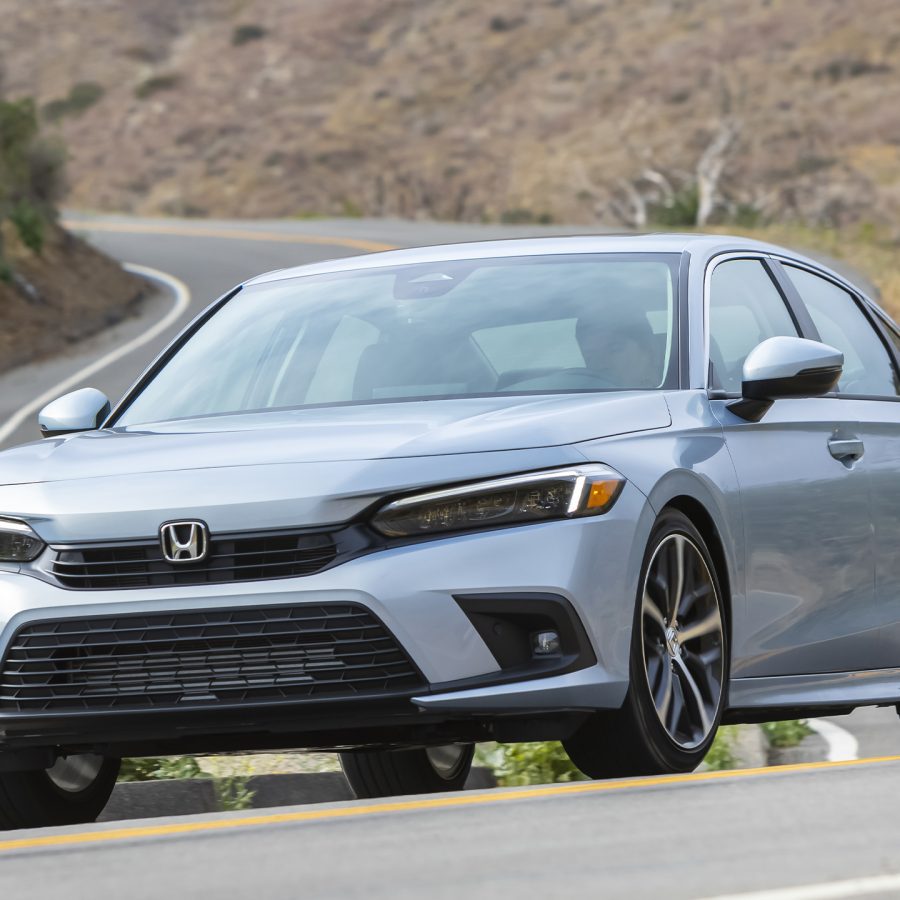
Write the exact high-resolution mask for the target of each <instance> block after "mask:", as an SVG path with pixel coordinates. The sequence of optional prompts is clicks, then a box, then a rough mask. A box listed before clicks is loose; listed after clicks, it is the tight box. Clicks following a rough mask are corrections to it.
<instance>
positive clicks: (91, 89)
mask: <svg viewBox="0 0 900 900" xmlns="http://www.w3.org/2000/svg"><path fill="white" fill-rule="evenodd" d="M105 92H106V91H105V89H104V87H103V85H102V84H97V82H96V81H79V82H78V84H75V85H73V86H72V89H71V90H70V91H69V94H68V96H66V97H62V98H60V99H59V100H51V101H50V102H49V103H47V104H45V105H44V108H43V114H44V118H45V119H47V120H48V121H50V122H55V121H57V120H59V119H62V118H63V117H64V116H73V115H74V116H77V115H81V113H83V112H84V111H85V110H86V109H89V108H90V107H91V106H93V105H94V104H95V103H96V102H97V101H98V100H99V99H100V98H101V97H102V96H103V95H104V93H105Z"/></svg>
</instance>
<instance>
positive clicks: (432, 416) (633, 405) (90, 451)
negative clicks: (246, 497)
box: [0, 392, 671, 485]
mask: <svg viewBox="0 0 900 900" xmlns="http://www.w3.org/2000/svg"><path fill="white" fill-rule="evenodd" d="M669 424H671V417H670V415H669V409H668V406H667V405H666V402H665V399H664V397H663V395H662V394H659V393H649V392H647V393H634V392H628V393H625V392H621V393H615V394H602V395H599V396H598V395H597V394H592V395H590V396H585V395H583V394H579V395H576V396H572V395H566V396H562V397H560V396H553V397H547V396H542V397H516V398H512V397H490V398H474V399H465V400H440V401H430V402H427V401H426V402H418V403H394V404H376V405H371V406H344V407H329V408H322V409H303V410H290V411H279V412H266V413H254V414H245V415H231V416H218V417H210V418H200V419H191V420H182V421H176V422H165V423H162V424H157V425H140V426H132V427H129V428H125V429H122V430H107V431H93V432H85V433H83V434H79V435H73V436H70V437H68V438H56V439H49V440H44V441H39V442H36V443H32V444H26V445H24V446H22V447H18V448H15V449H12V450H8V451H6V452H4V453H0V485H9V484H29V483H36V482H38V483H40V482H47V481H67V480H70V479H78V478H97V477H102V476H108V475H124V474H139V473H146V472H169V471H173V470H180V469H208V468H226V467H227V468H231V467H234V466H253V465H272V464H278V463H292V462H335V461H339V460H368V459H391V458H400V457H412V456H435V455H448V454H455V453H485V452H490V451H497V450H520V449H527V448H531V447H552V446H559V445H561V444H574V443H578V442H580V441H588V440H592V439H596V438H602V437H609V436H612V435H617V434H626V433H630V432H634V431H645V430H648V429H654V428H665V427H667V426H668V425H669Z"/></svg>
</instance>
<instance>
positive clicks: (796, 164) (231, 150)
mask: <svg viewBox="0 0 900 900" xmlns="http://www.w3.org/2000/svg"><path fill="white" fill-rule="evenodd" d="M0 21H2V22H3V26H2V29H0V59H2V60H3V65H4V68H5V77H6V86H7V92H8V93H9V94H11V95H15V94H17V93H18V94H32V95H34V96H36V97H37V98H38V100H39V101H40V102H41V104H43V109H44V117H45V120H46V121H47V122H48V123H50V124H52V126H53V127H54V128H58V129H59V130H60V131H61V133H62V135H63V136H64V137H65V140H66V142H67V144H68V146H69V147H70V149H71V160H70V165H69V180H70V184H71V192H70V195H69V198H68V202H69V203H70V204H72V205H74V206H78V207H84V208H94V209H113V210H123V211H132V212H140V213H163V214H187V215H213V214H215V215H231V216H302V215H312V214H345V215H354V214H366V215H404V216H433V217H441V218H459V219H464V220H472V221H477V220H482V219H487V220H499V219H506V220H508V221H509V220H518V221H529V220H534V221H541V220H548V219H552V220H554V221H568V222H584V223H590V222H594V221H604V222H619V223H621V224H623V225H628V226H632V225H643V224H653V223H654V221H656V222H661V223H663V224H673V225H678V224H685V223H687V222H689V221H690V220H691V219H693V218H696V205H697V197H696V190H695V189H696V186H697V180H698V171H697V170H698V163H700V161H701V159H703V160H704V163H703V166H702V167H701V169H702V171H701V172H700V180H701V181H702V180H703V179H704V178H712V179H713V181H714V180H715V174H716V169H717V168H721V170H722V174H721V179H720V180H719V190H718V191H716V192H715V197H716V201H717V202H716V206H715V208H714V210H713V215H712V220H713V221H716V220H717V219H718V220H720V221H721V220H725V219H728V220H732V221H737V222H739V223H741V222H746V223H750V224H752V223H753V222H755V221H758V220H760V219H773V218H791V219H802V220H804V221H806V222H810V223H816V224H825V225H844V224H847V223H870V222H871V223H888V224H890V225H892V226H893V225H895V224H896V223H900V9H898V6H897V2H896V0H855V2H853V3H848V2H846V0H758V2H753V3H746V2H743V0H644V2H635V0H493V2H491V3H490V4H484V3H481V2H479V0H191V2H190V3H186V2H183V0H154V2H153V3H152V4H151V3H145V2H143V0H103V2H99V0H29V2H27V3H24V2H22V0H0ZM704 154H706V156H705V158H704Z"/></svg>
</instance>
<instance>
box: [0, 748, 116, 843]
mask: <svg viewBox="0 0 900 900" xmlns="http://www.w3.org/2000/svg"><path fill="white" fill-rule="evenodd" d="M118 774H119V760H118V759H106V758H105V757H102V756H94V755H92V754H79V755H77V756H70V757H60V758H59V760H57V762H56V765H54V766H53V767H52V768H50V769H41V770H37V771H33V772H2V773H0V828H40V827H43V826H49V825H80V824H84V823H86V822H93V821H94V820H95V819H96V818H97V816H99V815H100V812H101V811H102V810H103V807H104V806H106V803H107V801H108V800H109V795H110V794H111V793H112V790H113V788H114V787H115V784H116V777H117V776H118Z"/></svg>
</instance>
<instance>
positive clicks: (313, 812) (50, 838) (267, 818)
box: [0, 756, 900, 851]
mask: <svg viewBox="0 0 900 900" xmlns="http://www.w3.org/2000/svg"><path fill="white" fill-rule="evenodd" d="M888 762H900V756H877V757H870V758H868V759H853V760H845V761H841V762H815V763H797V764H796V765H790V766H778V767H775V768H758V769H737V770H733V771H718V772H695V773H693V774H690V775H659V776H656V777H649V778H629V779H623V780H620V781H589V782H574V783H570V784H554V785H546V786H544V787H533V788H521V789H513V788H510V789H507V790H499V791H492V792H490V793H474V792H473V793H460V794H451V795H447V796H437V797H436V796H429V797H423V798H419V799H415V800H393V801H384V802H378V803H367V804H356V805H348V806H338V807H330V808H328V809H322V808H312V809H304V810H297V811H295V812H282V813H267V814H261V815H247V816H240V817H232V818H219V819H206V820H204V821H199V822H198V821H193V822H171V823H166V824H160V825H133V826H129V827H125V828H118V827H112V828H105V829H104V828H103V827H102V826H99V827H98V828H97V830H94V831H77V832H68V833H64V834H50V835H37V836H35V837H22V838H13V839H11V840H6V841H0V851H10V850H31V849H36V848H42V847H71V846H78V845H84V844H105V843H110V842H113V841H127V840H138V839H142V838H154V837H171V836H175V835H190V834H203V833H211V832H221V831H233V830H236V829H242V828H254V827H258V826H261V825H285V824H291V823H295V822H322V821H327V820H331V819H358V818H363V817H365V816H374V815H386V814H392V813H407V812H414V811H417V810H432V809H453V808H460V807H478V806H493V805H497V804H501V803H515V802H517V801H521V800H534V799H538V798H543V797H567V796H575V795H583V794H603V793H610V792H613V791H628V790H647V789H650V788H656V787H662V786H664V785H671V784H695V783H702V782H710V781H738V780H742V779H746V778H754V777H758V776H761V775H782V774H785V773H791V772H812V771H816V770H819V769H847V768H851V767H854V766H865V765H872V764H874V763H888Z"/></svg>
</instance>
